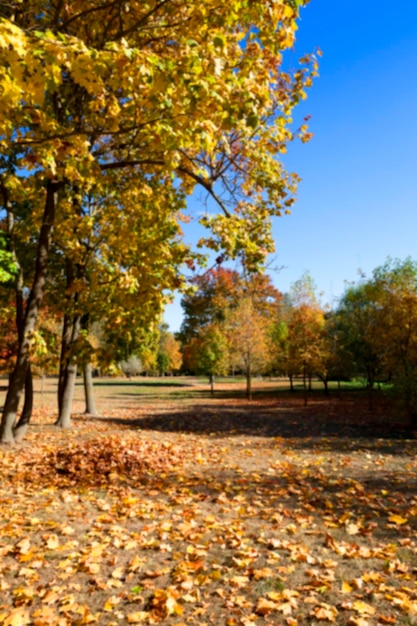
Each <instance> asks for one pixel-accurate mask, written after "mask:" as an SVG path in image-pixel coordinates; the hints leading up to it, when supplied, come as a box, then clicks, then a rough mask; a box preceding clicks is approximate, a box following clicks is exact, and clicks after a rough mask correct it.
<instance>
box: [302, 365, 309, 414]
mask: <svg viewBox="0 0 417 626" xmlns="http://www.w3.org/2000/svg"><path fill="white" fill-rule="evenodd" d="M303 389H304V406H307V402H308V388H307V367H306V365H305V364H304V367H303Z"/></svg>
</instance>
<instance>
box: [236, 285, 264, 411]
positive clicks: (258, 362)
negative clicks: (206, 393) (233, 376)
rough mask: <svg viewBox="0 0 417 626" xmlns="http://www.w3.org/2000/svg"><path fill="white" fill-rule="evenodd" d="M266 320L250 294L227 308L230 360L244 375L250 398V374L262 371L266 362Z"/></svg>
mask: <svg viewBox="0 0 417 626" xmlns="http://www.w3.org/2000/svg"><path fill="white" fill-rule="evenodd" d="M269 324H270V320H269V318H267V317H265V315H263V314H262V312H261V311H259V310H258V309H257V308H256V307H255V303H254V301H253V299H252V298H251V297H250V295H246V296H244V297H243V299H242V300H241V301H240V303H239V305H238V306H237V307H236V309H234V310H233V311H231V312H230V314H229V318H228V320H227V333H228V337H229V344H230V350H231V354H232V357H231V358H232V360H233V362H234V363H235V364H236V365H237V366H238V367H240V368H241V369H242V370H243V371H244V373H245V376H246V397H247V399H248V400H251V399H252V376H253V374H260V373H262V372H263V371H264V370H265V368H266V367H267V363H268V354H269V353H268V328H269Z"/></svg>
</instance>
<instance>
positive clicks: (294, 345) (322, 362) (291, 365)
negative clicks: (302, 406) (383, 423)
mask: <svg viewBox="0 0 417 626" xmlns="http://www.w3.org/2000/svg"><path fill="white" fill-rule="evenodd" d="M274 328H275V330H274V333H273V340H274V342H275V345H276V350H277V352H278V359H279V362H280V364H281V367H282V368H283V369H285V371H286V373H287V375H288V376H289V379H290V385H291V390H292V391H293V390H294V387H293V377H294V376H297V375H301V376H302V377H303V386H304V400H305V403H307V389H308V386H310V385H307V382H309V383H310V382H311V377H312V376H313V375H314V374H316V375H318V376H320V378H321V379H322V380H323V382H324V383H326V380H327V378H326V369H327V368H326V359H327V356H328V350H327V345H326V334H325V311H324V310H323V308H322V307H321V305H320V302H319V299H318V296H317V294H316V287H315V284H314V281H313V280H312V278H311V276H310V275H309V274H308V273H305V274H303V276H302V277H301V278H300V279H299V280H297V281H295V282H294V283H293V284H292V285H291V289H290V291H289V293H288V294H287V295H286V296H285V298H284V303H283V305H282V306H281V307H280V310H279V316H278V323H277V324H276V325H275V327H274Z"/></svg>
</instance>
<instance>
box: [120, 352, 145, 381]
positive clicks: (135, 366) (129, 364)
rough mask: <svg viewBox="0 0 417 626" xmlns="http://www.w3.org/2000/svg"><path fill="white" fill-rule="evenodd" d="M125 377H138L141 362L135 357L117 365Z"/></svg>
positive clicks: (140, 371) (140, 370)
mask: <svg viewBox="0 0 417 626" xmlns="http://www.w3.org/2000/svg"><path fill="white" fill-rule="evenodd" d="M119 366H120V369H121V370H122V372H123V374H124V375H125V376H128V377H130V376H138V375H139V374H141V373H142V371H143V365H142V361H141V360H140V359H139V358H138V357H137V356H135V355H132V356H130V357H129V358H128V360H127V361H121V363H120V364H119Z"/></svg>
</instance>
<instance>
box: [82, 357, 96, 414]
mask: <svg viewBox="0 0 417 626" xmlns="http://www.w3.org/2000/svg"><path fill="white" fill-rule="evenodd" d="M83 377H84V396H85V413H87V414H88V415H97V408H96V401H95V398H94V384H93V366H92V365H91V363H86V364H85V365H84V368H83Z"/></svg>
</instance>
